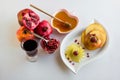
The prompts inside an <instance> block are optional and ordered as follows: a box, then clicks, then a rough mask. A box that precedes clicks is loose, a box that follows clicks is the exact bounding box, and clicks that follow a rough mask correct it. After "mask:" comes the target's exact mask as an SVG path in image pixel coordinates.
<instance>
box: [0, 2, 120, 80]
mask: <svg viewBox="0 0 120 80" xmlns="http://www.w3.org/2000/svg"><path fill="white" fill-rule="evenodd" d="M30 3H32V4H34V5H36V6H38V7H40V8H42V9H44V10H45V11H47V12H49V13H50V14H53V13H54V12H56V11H57V10H59V9H62V8H65V9H67V10H68V11H69V12H71V13H73V14H74V15H76V16H78V18H79V20H80V22H79V25H78V27H77V28H80V27H83V28H85V27H86V26H87V25H88V23H89V21H91V20H92V19H93V18H96V19H97V20H98V21H99V22H101V23H102V24H103V25H104V26H105V28H106V29H107V31H108V34H109V37H110V42H109V46H108V48H107V50H106V51H105V52H104V54H105V55H103V56H102V57H100V58H98V59H96V60H95V61H93V62H91V63H89V64H87V65H85V66H84V67H82V68H81V69H80V70H79V72H78V74H77V76H75V75H74V74H73V73H72V72H71V71H70V70H69V69H68V68H67V67H66V66H65V65H64V63H63V62H62V60H61V58H60V53H59V49H58V50H57V51H56V53H55V54H52V55H48V54H44V53H43V54H42V55H40V57H39V59H38V61H37V62H35V63H30V62H28V61H27V60H26V58H25V52H24V51H23V50H22V49H21V48H20V45H19V42H18V40H17V39H16V31H17V29H18V28H19V24H18V21H17V13H18V11H20V10H21V9H24V8H30V9H32V10H34V11H35V12H36V13H37V14H39V16H40V19H41V21H42V20H44V19H45V20H48V21H49V22H50V17H48V16H46V15H44V14H42V13H41V12H38V11H37V10H35V9H33V8H31V7H30V6H29V4H30ZM65 36H66V35H63V34H59V33H58V32H57V31H56V30H54V32H53V36H52V37H55V38H57V39H59V40H60V41H62V39H63V38H64V37H65ZM119 39H120V0H1V2H0V80H120V51H119V50H120V40H119ZM41 53H42V52H41ZM78 77H79V79H78Z"/></svg>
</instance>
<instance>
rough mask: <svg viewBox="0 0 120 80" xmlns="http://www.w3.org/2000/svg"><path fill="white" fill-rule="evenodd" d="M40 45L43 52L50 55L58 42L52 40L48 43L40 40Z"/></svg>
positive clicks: (57, 45)
mask: <svg viewBox="0 0 120 80" xmlns="http://www.w3.org/2000/svg"><path fill="white" fill-rule="evenodd" d="M40 45H41V47H42V48H43V49H44V50H45V51H47V52H48V54H52V53H54V52H55V50H56V49H57V48H58V47H59V45H60V42H59V41H58V40H56V39H53V38H52V39H49V41H48V42H46V41H45V40H41V41H40Z"/></svg>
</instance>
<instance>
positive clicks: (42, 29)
mask: <svg viewBox="0 0 120 80" xmlns="http://www.w3.org/2000/svg"><path fill="white" fill-rule="evenodd" d="M34 32H35V33H37V34H39V35H40V36H43V37H46V36H49V35H50V34H51V33H52V27H51V25H50V24H49V23H48V21H46V20H43V21H42V22H40V23H39V25H38V26H37V27H36V28H35V29H34Z"/></svg>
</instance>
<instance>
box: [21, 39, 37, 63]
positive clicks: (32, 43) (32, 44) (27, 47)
mask: <svg viewBox="0 0 120 80" xmlns="http://www.w3.org/2000/svg"><path fill="white" fill-rule="evenodd" d="M21 47H22V49H23V50H24V51H25V52H26V54H27V59H28V60H29V61H31V62H35V61H37V58H38V43H37V41H36V40H34V39H28V40H23V41H22V42H21Z"/></svg>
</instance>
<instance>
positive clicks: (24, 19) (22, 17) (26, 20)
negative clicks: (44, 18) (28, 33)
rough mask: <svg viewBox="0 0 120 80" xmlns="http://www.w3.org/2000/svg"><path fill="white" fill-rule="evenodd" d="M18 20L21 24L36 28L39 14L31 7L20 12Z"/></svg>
mask: <svg viewBox="0 0 120 80" xmlns="http://www.w3.org/2000/svg"><path fill="white" fill-rule="evenodd" d="M17 16H18V22H19V24H20V25H21V26H25V27H27V28H28V29H30V30H33V29H35V28H36V27H37V26H38V24H39V22H40V18H39V16H38V15H37V14H36V13H35V12H33V11H32V10H30V9H23V10H21V11H20V12H19V13H18V14H17Z"/></svg>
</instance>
